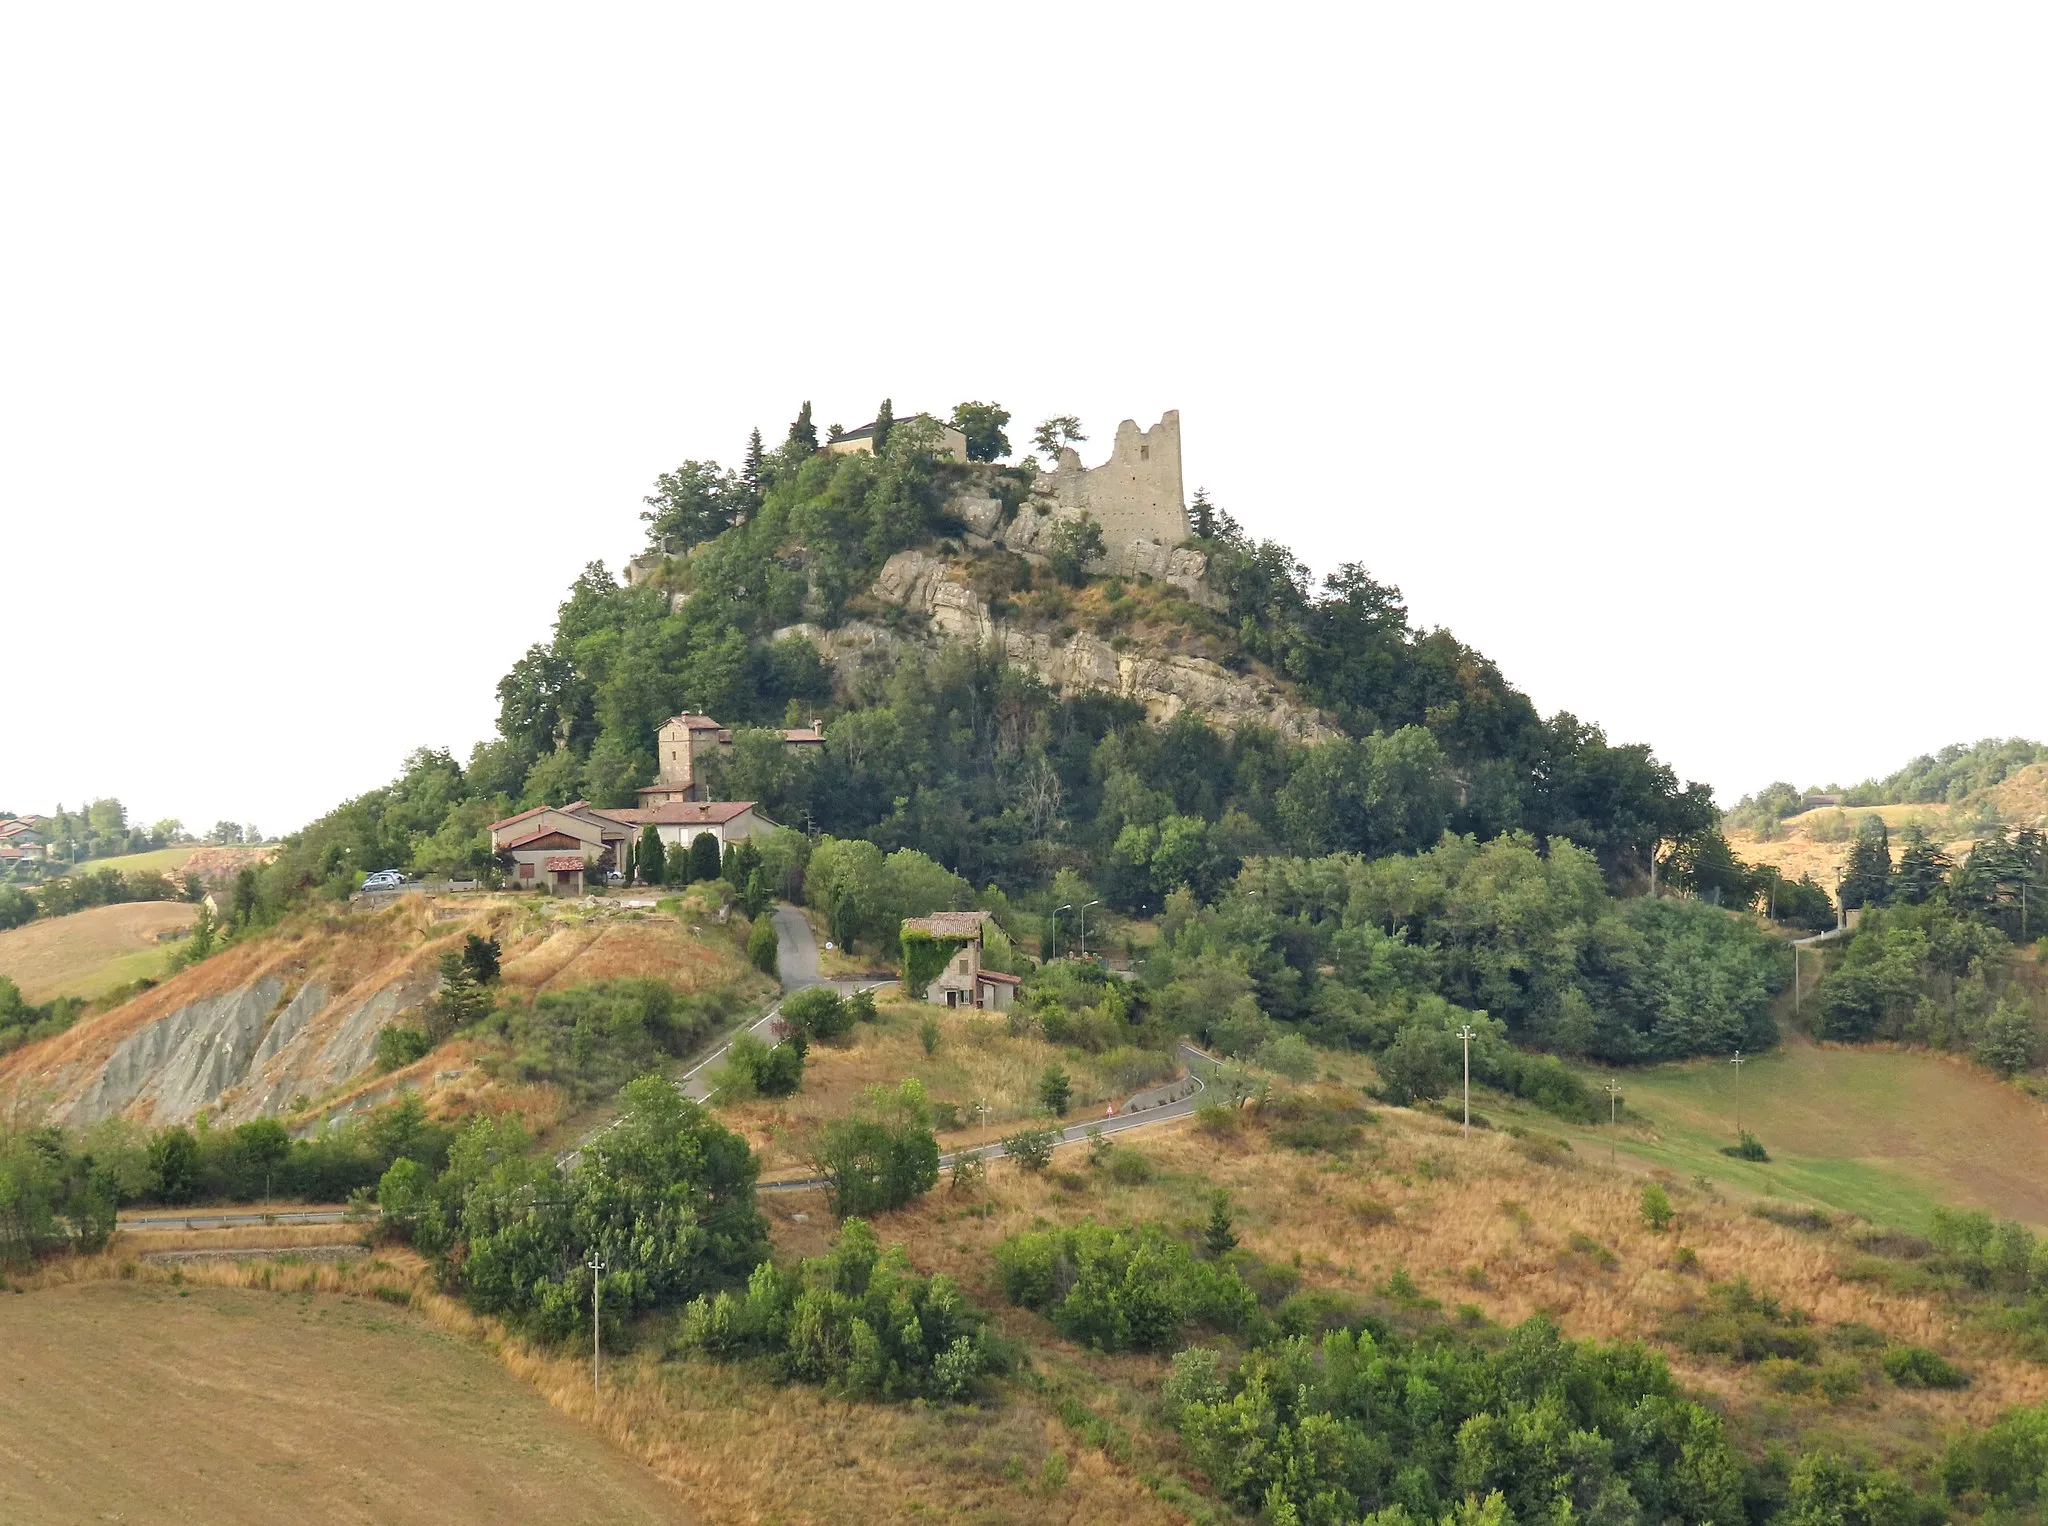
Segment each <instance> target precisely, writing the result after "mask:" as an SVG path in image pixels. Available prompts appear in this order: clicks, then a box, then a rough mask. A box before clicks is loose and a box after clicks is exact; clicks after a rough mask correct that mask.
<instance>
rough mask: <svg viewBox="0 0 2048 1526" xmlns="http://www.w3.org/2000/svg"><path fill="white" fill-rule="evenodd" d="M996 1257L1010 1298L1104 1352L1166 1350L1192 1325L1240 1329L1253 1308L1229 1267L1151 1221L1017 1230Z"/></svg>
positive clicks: (1247, 1326)
mask: <svg viewBox="0 0 2048 1526" xmlns="http://www.w3.org/2000/svg"><path fill="white" fill-rule="evenodd" d="M995 1259H996V1272H997V1275H998V1276H999V1277H1000V1278H1001V1280H1002V1285H1003V1292H1004V1294H1005V1296H1006V1297H1008V1298H1009V1300H1010V1302H1012V1303H1014V1304H1019V1305H1021V1306H1023V1307H1025V1308H1028V1309H1035V1310H1037V1311H1038V1312H1040V1313H1043V1314H1045V1315H1047V1317H1049V1318H1050V1319H1051V1320H1052V1322H1053V1324H1054V1326H1055V1327H1056V1328H1057V1329H1058V1330H1059V1331H1060V1333H1061V1334H1063V1335H1065V1336H1066V1337H1067V1338H1068V1339H1070V1340H1075V1341H1079V1342H1081V1343H1083V1344H1084V1345H1089V1346H1093V1347H1095V1348H1096V1349H1097V1350H1100V1351H1166V1350H1170V1349H1172V1347H1173V1346H1174V1345H1175V1344H1177V1343H1178V1342H1179V1340H1180V1339H1181V1336H1182V1332H1183V1331H1184V1330H1185V1329H1186V1328H1187V1327H1188V1326H1189V1325H1190V1324H1201V1325H1207V1326H1210V1327H1211V1328H1214V1329H1217V1330H1224V1331H1230V1332H1243V1331H1246V1330H1248V1329H1251V1328H1253V1326H1254V1322H1255V1321H1256V1319H1257V1317H1258V1299H1257V1298H1256V1297H1255V1296H1254V1295H1253V1293H1252V1291H1251V1289H1250V1288H1248V1287H1247V1286H1245V1283H1244V1280H1243V1279H1242V1278H1241V1277H1239V1276H1238V1274H1237V1272H1236V1270H1235V1269H1234V1268H1231V1267H1229V1266H1220V1265H1218V1264H1216V1263H1213V1262H1207V1261H1199V1260H1197V1259H1196V1258H1195V1256H1194V1255H1193V1253H1192V1252H1190V1251H1189V1250H1188V1248H1187V1246H1186V1245H1184V1244H1182V1243H1181V1242H1180V1241H1178V1240H1175V1239H1171V1238H1169V1237H1168V1236H1167V1234H1166V1233H1165V1231H1163V1230H1162V1229H1160V1228H1159V1226H1158V1225H1156V1224H1147V1225H1141V1226H1138V1227H1135V1228H1129V1227H1127V1228H1123V1229H1110V1228H1107V1227H1105V1226H1103V1225H1100V1224H1079V1225H1074V1226H1071V1227H1068V1228H1065V1229H1048V1230H1038V1231H1032V1232H1028V1233H1025V1234H1020V1235H1013V1236H1011V1237H1010V1238H1009V1239H1007V1240H1005V1241H1003V1242H1002V1244H1000V1245H998V1246H997V1247H996V1253H995Z"/></svg>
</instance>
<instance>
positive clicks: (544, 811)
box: [490, 800, 775, 895]
mask: <svg viewBox="0 0 2048 1526" xmlns="http://www.w3.org/2000/svg"><path fill="white" fill-rule="evenodd" d="M650 826H651V827H653V828H654V829H655V834H656V835H657V836H658V837H660V838H661V840H662V841H663V842H664V843H668V844H674V843H682V844H683V845H684V846H686V847H687V846H688V845H689V844H690V843H692V842H694V841H695V840H696V839H697V838H699V837H701V836H703V835H704V834H705V833H707V832H708V833H710V834H712V835H713V836H715V837H716V838H717V839H718V843H719V847H720V849H721V851H722V850H723V849H724V847H725V846H726V845H727V844H729V843H736V842H741V841H743V840H745V839H747V838H750V837H766V836H767V835H768V834H769V833H770V832H773V831H774V830H775V823H774V822H772V821H770V820H769V819H768V818H767V817H766V816H763V815H762V814H761V813H760V812H759V811H758V810H756V809H755V807H754V802H753V801H751V800H716V801H670V802H667V803H664V804H662V805H657V806H636V807H629V808H624V809H616V810H602V809H599V808H598V807H597V806H594V805H589V804H586V803H585V802H584V801H581V800H578V801H576V802H574V803H573V804H570V805H563V806H553V805H541V806H535V807H534V808H533V809H532V810H530V811H521V812H520V813H519V814H518V815H516V816H507V817H506V818H505V819H504V820H503V821H494V822H492V823H491V828H490V831H491V851H492V852H493V853H495V854H496V855H497V858H498V862H499V863H500V864H502V865H503V866H504V867H505V868H506V869H507V870H508V871H509V872H510V873H511V876H512V883H513V884H514V885H515V886H516V887H518V888H520V889H527V890H546V891H548V892H549V893H551V894H553V895H581V894H583V892H584V889H585V887H586V886H587V885H588V884H589V882H590V880H591V878H592V877H593V876H596V875H599V874H603V873H605V872H606V871H609V870H612V869H616V868H619V867H621V866H622V865H624V863H625V861H626V850H627V846H628V845H629V844H630V843H632V842H634V841H636V840H637V839H638V838H639V837H640V835H641V833H642V832H643V831H644V830H645V829H646V828H648V827H650Z"/></svg>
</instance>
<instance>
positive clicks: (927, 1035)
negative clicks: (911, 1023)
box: [917, 1017, 939, 1059]
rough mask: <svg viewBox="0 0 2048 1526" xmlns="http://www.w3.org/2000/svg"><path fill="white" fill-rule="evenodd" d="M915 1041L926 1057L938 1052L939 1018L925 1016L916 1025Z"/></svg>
mask: <svg viewBox="0 0 2048 1526" xmlns="http://www.w3.org/2000/svg"><path fill="white" fill-rule="evenodd" d="M917 1042H918V1044H919V1045H920V1046H921V1047H922V1048H923V1049H924V1052H925V1057H926V1058H927V1059H929V1058H930V1057H931V1056H932V1055H935V1054H937V1053H938V1052H939V1020H938V1019H937V1018H936V1017H927V1018H926V1019H925V1020H924V1021H923V1022H921V1023H919V1024H918V1025H917Z"/></svg>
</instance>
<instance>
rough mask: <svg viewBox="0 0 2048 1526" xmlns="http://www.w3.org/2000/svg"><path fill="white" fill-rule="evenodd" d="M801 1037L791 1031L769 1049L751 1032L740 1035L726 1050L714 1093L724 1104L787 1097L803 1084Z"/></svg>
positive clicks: (802, 1047) (803, 1045) (802, 1041)
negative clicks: (751, 1098)
mask: <svg viewBox="0 0 2048 1526" xmlns="http://www.w3.org/2000/svg"><path fill="white" fill-rule="evenodd" d="M804 1048H805V1044H804V1038H803V1035H802V1034H801V1033H798V1032H792V1033H791V1034H790V1035H789V1036H788V1037H787V1038H786V1039H785V1040H784V1041H783V1042H782V1043H780V1044H777V1045H775V1046H774V1047H773V1048H772V1049H771V1048H770V1047H769V1046H768V1045H767V1044H764V1043H763V1042H762V1041H761V1040H760V1039H758V1038H756V1037H755V1036H754V1035H753V1034H751V1033H742V1034H739V1035H738V1036H737V1037H735V1038H734V1039H733V1041H732V1047H731V1048H730V1049H728V1050H727V1051H726V1055H725V1063H724V1064H723V1065H721V1066H720V1067H719V1068H718V1074H717V1078H716V1080H717V1090H718V1095H719V1098H720V1099H721V1100H722V1101H726V1102H742V1101H745V1100H746V1099H747V1098H749V1097H790V1096H794V1095H795V1094H796V1093H797V1091H798V1090H799V1089H800V1088H801V1087H802V1086H803V1084H804Z"/></svg>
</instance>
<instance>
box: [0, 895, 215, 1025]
mask: <svg viewBox="0 0 2048 1526" xmlns="http://www.w3.org/2000/svg"><path fill="white" fill-rule="evenodd" d="M197 914H198V908H197V907H194V906H190V905H187V904H185V903H183V902H180V901H130V902H128V903H127V904H125V905H121V906H94V907H90V908H88V909H87V910H85V911H79V912H73V913H72V914H71V915H70V916H68V917H51V918H50V919H49V920H48V921H40V922H31V923H29V924H28V925H27V926H26V927H16V928H11V929H9V930H8V931H6V932H4V933H0V975H6V976H8V977H9V978H10V979H12V980H13V981H14V983H15V984H16V985H18V986H20V987H21V994H22V996H23V997H24V998H25V999H26V1000H28V1001H31V1002H46V1001H48V1000H50V999H51V998H52V997H55V996H85V997H93V996H99V995H101V994H102V993H104V992H107V991H111V990H112V989H113V988H114V987H115V986H119V985H126V984H127V983H128V982H130V981H132V980H140V979H142V978H144V977H146V976H157V975H161V974H162V973H163V971H164V963H165V961H166V960H167V959H168V958H169V957H170V953H171V949H172V947H173V944H172V943H170V942H162V943H160V942H158V941H157V937H158V934H160V933H163V934H168V933H175V932H182V931H184V930H185V929H187V928H189V927H191V925H192V919H193V918H194V917H195V916H196V915H197Z"/></svg>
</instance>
